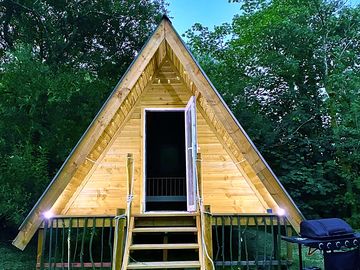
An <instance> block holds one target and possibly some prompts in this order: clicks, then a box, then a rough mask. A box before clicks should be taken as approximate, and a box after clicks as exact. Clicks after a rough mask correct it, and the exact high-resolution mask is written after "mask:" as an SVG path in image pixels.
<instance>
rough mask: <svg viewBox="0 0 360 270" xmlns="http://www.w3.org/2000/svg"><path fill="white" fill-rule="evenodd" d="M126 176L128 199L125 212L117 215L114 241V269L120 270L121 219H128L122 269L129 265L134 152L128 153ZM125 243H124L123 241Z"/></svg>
mask: <svg viewBox="0 0 360 270" xmlns="http://www.w3.org/2000/svg"><path fill="white" fill-rule="evenodd" d="M126 178H127V199H126V210H125V213H124V214H122V215H117V216H116V217H115V235H114V237H115V241H114V243H115V244H114V255H113V259H114V262H113V265H112V270H119V268H118V264H117V263H116V262H115V260H116V259H117V254H116V250H117V245H118V244H119V243H118V227H119V220H120V219H126V233H125V240H124V242H125V250H123V252H122V254H121V255H120V256H121V269H122V270H124V269H126V266H127V263H128V262H127V260H126V258H125V253H126V248H128V246H129V243H128V242H129V239H130V235H129V234H130V233H131V230H130V224H131V223H130V219H131V205H132V201H133V198H134V195H133V194H134V157H133V154H132V153H128V154H127V158H126ZM121 245H123V243H121Z"/></svg>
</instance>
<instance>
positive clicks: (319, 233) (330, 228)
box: [300, 218, 354, 239]
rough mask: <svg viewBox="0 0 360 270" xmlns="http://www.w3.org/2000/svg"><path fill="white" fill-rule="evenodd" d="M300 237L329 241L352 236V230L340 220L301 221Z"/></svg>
mask: <svg viewBox="0 0 360 270" xmlns="http://www.w3.org/2000/svg"><path fill="white" fill-rule="evenodd" d="M300 235H301V236H302V237H306V238H312V239H330V238H339V237H345V236H351V235H354V230H353V229H352V228H351V227H350V225H349V224H347V223H346V222H345V221H344V220H342V219H339V218H324V219H315V220H305V221H302V222H301V223H300Z"/></svg>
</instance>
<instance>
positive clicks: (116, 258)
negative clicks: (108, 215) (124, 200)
mask: <svg viewBox="0 0 360 270" xmlns="http://www.w3.org/2000/svg"><path fill="white" fill-rule="evenodd" d="M124 214H125V209H117V213H116V215H117V217H116V223H115V231H116V234H115V235H114V254H113V265H112V269H113V270H120V269H121V265H122V260H123V252H124V241H125V225H126V218H125V216H124ZM121 216H124V218H121Z"/></svg>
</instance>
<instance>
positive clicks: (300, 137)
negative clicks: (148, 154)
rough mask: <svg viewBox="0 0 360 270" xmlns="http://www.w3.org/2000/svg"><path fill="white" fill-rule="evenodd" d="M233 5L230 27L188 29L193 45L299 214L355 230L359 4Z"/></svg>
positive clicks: (282, 0) (281, 1)
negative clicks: (336, 219)
mask: <svg viewBox="0 0 360 270" xmlns="http://www.w3.org/2000/svg"><path fill="white" fill-rule="evenodd" d="M232 2H240V3H241V9H242V13H240V14H239V15H237V16H235V17H234V19H233V22H232V25H231V27H229V26H228V25H223V26H219V27H217V28H215V29H214V31H209V30H208V29H206V28H204V27H202V26H201V25H195V26H194V27H193V28H192V29H191V30H190V31H188V32H187V34H186V36H187V37H188V39H189V45H190V47H191V49H192V50H193V51H194V53H195V54H196V55H198V56H199V59H200V64H201V65H202V66H203V68H204V69H205V72H207V73H208V74H209V77H210V79H211V80H212V81H213V82H214V84H215V85H216V87H217V88H218V89H219V91H220V92H221V93H222V94H223V95H224V97H225V100H226V101H227V103H228V105H229V106H230V108H231V109H232V110H233V112H234V113H235V115H236V117H237V118H238V119H239V120H240V122H241V123H242V124H243V126H244V127H245V129H246V130H247V132H248V133H249V135H250V137H251V138H252V139H253V140H254V141H255V143H256V144H257V145H258V147H259V149H260V150H261V152H262V153H263V155H264V156H265V158H266V159H267V160H269V161H270V162H269V163H270V166H271V167H272V168H273V169H274V170H275V172H276V174H277V175H278V176H279V177H280V180H281V181H282V183H283V184H284V185H285V187H286V188H287V190H288V191H289V192H290V194H291V195H292V196H293V197H294V199H295V201H296V202H297V203H298V204H299V206H300V208H301V209H302V210H303V212H304V213H305V214H306V216H307V217H318V216H334V215H336V216H340V217H344V218H349V220H350V221H351V222H353V224H354V225H355V226H357V223H358V222H356V220H355V216H357V215H358V212H359V210H358V207H357V205H358V204H359V202H360V201H359V196H358V194H359V191H360V189H359V187H360V186H359V171H360V167H359V161H360V156H359V146H360V133H359V132H360V128H359V124H358V122H359V120H358V119H359V117H360V107H359V102H360V95H359V94H360V92H359V89H360V85H359V78H360V77H359V75H360V74H359V71H360V66H359V62H358V61H359V59H360V52H359V42H360V36H359V34H358V33H359V30H360V29H359V27H360V23H359V22H360V21H359V20H360V13H359V12H360V8H352V7H347V6H346V5H344V3H343V1H337V0H333V1H320V0H319V1H298V0H291V1H289V0H273V1H256V0H250V1H232ZM225 29H226V31H224V30H225ZM224 33H225V34H224ZM203 44H206V46H204V45H203ZM219 45H221V46H219ZM352 217H354V218H353V219H352Z"/></svg>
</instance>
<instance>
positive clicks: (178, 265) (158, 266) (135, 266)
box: [127, 261, 200, 269]
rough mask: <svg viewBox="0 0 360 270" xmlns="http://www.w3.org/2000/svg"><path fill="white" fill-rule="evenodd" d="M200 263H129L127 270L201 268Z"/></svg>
mask: <svg viewBox="0 0 360 270" xmlns="http://www.w3.org/2000/svg"><path fill="white" fill-rule="evenodd" d="M199 267H200V262H198V261H173V262H136V263H129V265H128V267H127V269H166V268H167V269H174V268H176V269H178V268H199Z"/></svg>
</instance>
